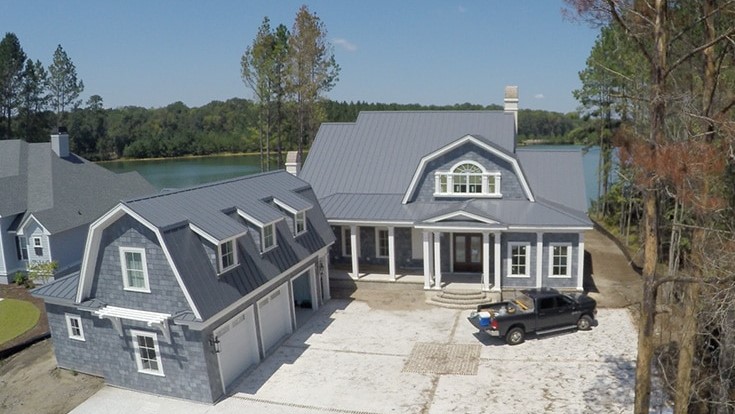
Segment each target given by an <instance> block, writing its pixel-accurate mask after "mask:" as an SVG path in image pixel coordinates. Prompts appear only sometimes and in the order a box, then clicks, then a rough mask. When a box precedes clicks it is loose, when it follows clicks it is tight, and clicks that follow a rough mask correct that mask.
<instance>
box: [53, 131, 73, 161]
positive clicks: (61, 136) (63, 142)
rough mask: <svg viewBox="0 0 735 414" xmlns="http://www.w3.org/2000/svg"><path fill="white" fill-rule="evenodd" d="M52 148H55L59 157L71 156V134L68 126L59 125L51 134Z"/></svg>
mask: <svg viewBox="0 0 735 414" xmlns="http://www.w3.org/2000/svg"><path fill="white" fill-rule="evenodd" d="M51 150H53V151H54V152H55V153H56V155H58V156H59V158H65V157H68V156H69V134H67V133H66V128H64V127H59V128H58V129H57V130H56V131H54V132H53V133H52V134H51Z"/></svg>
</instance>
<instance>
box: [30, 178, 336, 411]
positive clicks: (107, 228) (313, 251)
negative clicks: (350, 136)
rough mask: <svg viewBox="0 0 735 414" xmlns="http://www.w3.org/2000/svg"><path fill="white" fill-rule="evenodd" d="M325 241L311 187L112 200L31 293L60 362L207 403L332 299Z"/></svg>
mask: <svg viewBox="0 0 735 414" xmlns="http://www.w3.org/2000/svg"><path fill="white" fill-rule="evenodd" d="M333 243H334V236H333V234H332V231H331V229H330V227H329V224H328V223H327V221H326V218H325V217H324V215H323V213H322V210H321V208H320V207H319V204H318V202H317V199H316V196H315V195H314V193H313V191H312V189H311V187H310V186H309V185H308V184H307V183H306V182H304V181H302V180H300V179H299V178H297V177H295V176H294V175H292V174H289V173H287V172H285V171H279V172H272V173H265V174H260V175H254V176H248V177H242V178H237V179H232V180H228V181H223V182H219V183H214V184H208V185H202V186H198V187H193V188H189V189H184V190H180V191H174V192H169V193H163V194H160V195H156V196H151V197H146V198H139V199H134V200H129V201H125V202H122V203H120V204H118V205H117V206H116V207H114V208H112V209H111V210H110V211H108V212H107V213H105V214H104V215H103V216H102V217H100V218H99V219H98V220H96V221H95V222H94V223H92V224H91V225H90V227H89V234H88V236H87V242H86V247H85V249H84V259H83V263H82V266H81V270H80V272H79V273H76V274H72V275H70V276H67V277H65V278H62V279H59V280H57V281H55V282H53V283H50V284H48V285H45V286H43V287H40V288H38V289H36V290H35V291H34V293H33V294H34V295H35V296H37V297H41V298H43V299H44V300H45V301H46V312H47V315H48V320H49V326H50V328H51V335H52V338H53V343H54V350H55V353H56V360H57V362H58V365H59V366H60V367H62V368H67V369H71V370H75V371H79V372H85V373H89V374H94V375H99V376H102V377H104V378H105V380H106V381H107V383H109V384H112V385H116V386H120V387H124V388H130V389H135V390H140V391H145V392H151V393H156V394H162V395H168V396H173V397H179V398H185V399H192V400H198V401H203V402H213V401H217V400H218V399H219V398H221V397H222V396H223V395H225V392H226V391H227V389H228V386H230V385H231V384H233V383H234V382H235V380H236V379H237V378H238V377H239V376H241V375H242V374H243V373H244V372H246V371H247V370H248V369H249V368H251V367H253V366H255V365H256V364H258V362H259V361H260V360H262V359H263V358H265V356H266V355H268V354H269V353H270V352H272V351H273V350H274V349H275V348H276V347H277V346H278V345H279V344H280V342H281V341H282V340H283V339H284V338H285V337H286V336H288V335H289V334H290V333H292V332H293V331H294V330H295V329H296V328H298V327H299V326H301V325H302V324H303V323H304V321H305V320H306V318H308V317H309V316H310V315H311V314H312V313H313V312H314V311H315V310H316V309H317V308H318V307H319V306H320V305H321V304H323V303H324V302H325V301H327V300H328V299H329V279H328V278H329V274H328V268H327V262H328V257H327V255H328V250H329V247H330V246H331V245H332V244H333Z"/></svg>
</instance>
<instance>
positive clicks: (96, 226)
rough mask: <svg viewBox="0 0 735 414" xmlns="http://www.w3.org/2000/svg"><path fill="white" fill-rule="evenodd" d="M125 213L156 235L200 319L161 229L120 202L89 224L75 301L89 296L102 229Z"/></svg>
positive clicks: (199, 314)
mask: <svg viewBox="0 0 735 414" xmlns="http://www.w3.org/2000/svg"><path fill="white" fill-rule="evenodd" d="M125 214H127V215H129V216H130V217H132V218H133V219H135V220H136V221H138V222H139V223H141V224H142V225H144V226H146V227H147V228H148V229H150V230H151V231H152V232H153V233H154V234H155V235H156V238H157V239H158V244H159V245H160V246H161V249H162V250H163V254H164V255H165V256H166V261H167V262H168V264H169V266H170V267H171V270H172V271H173V273H174V276H175V277H176V281H177V282H178V283H179V287H180V288H181V291H182V292H183V293H184V297H186V301H187V303H188V304H189V306H190V307H191V311H192V312H193V313H194V316H195V317H196V318H198V319H201V318H202V316H201V313H200V312H199V309H197V307H196V305H195V304H194V300H193V299H192V298H191V294H189V290H188V289H187V288H186V285H184V281H183V279H182V278H181V273H179V269H178V268H177V267H176V265H174V261H173V258H172V257H171V252H169V250H168V246H166V243H164V241H163V235H162V234H161V230H160V229H159V228H158V227H156V226H154V225H153V224H152V223H151V222H149V221H148V220H146V219H144V218H143V217H142V216H140V215H139V214H138V213H136V212H135V211H133V210H132V209H131V208H130V207H128V206H126V205H125V204H123V203H120V204H118V205H117V206H115V207H113V208H112V210H110V211H108V212H107V213H105V214H104V215H103V216H102V217H100V218H99V219H97V220H96V221H95V222H94V223H92V225H90V226H89V233H88V235H87V243H86V246H85V250H84V259H83V260H82V270H81V272H80V275H79V288H78V290H77V298H76V302H77V303H81V302H82V301H83V300H84V298H85V297H87V296H89V294H90V293H91V289H92V279H94V263H96V261H97V253H98V251H99V248H100V239H101V238H102V231H103V230H104V229H106V228H107V227H109V226H110V225H111V224H112V223H114V222H115V221H116V220H117V219H119V218H120V217H122V216H123V215H125Z"/></svg>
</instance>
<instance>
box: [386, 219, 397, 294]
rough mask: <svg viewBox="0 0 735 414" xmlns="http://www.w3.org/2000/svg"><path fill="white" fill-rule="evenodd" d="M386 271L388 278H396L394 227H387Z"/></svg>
mask: <svg viewBox="0 0 735 414" xmlns="http://www.w3.org/2000/svg"><path fill="white" fill-rule="evenodd" d="M388 273H389V274H390V280H392V281H394V282H395V280H396V242H395V227H393V226H390V227H388Z"/></svg>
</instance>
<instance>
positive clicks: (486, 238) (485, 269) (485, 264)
mask: <svg viewBox="0 0 735 414" xmlns="http://www.w3.org/2000/svg"><path fill="white" fill-rule="evenodd" d="M482 290H483V291H485V292H487V291H489V290H490V233H488V232H486V231H483V232H482Z"/></svg>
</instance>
